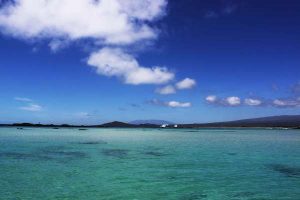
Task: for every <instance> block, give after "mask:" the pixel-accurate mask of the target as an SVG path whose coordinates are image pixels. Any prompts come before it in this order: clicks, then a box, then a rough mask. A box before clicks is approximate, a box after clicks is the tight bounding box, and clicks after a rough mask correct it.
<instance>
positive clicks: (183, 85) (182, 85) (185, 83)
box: [176, 78, 196, 90]
mask: <svg viewBox="0 0 300 200" xmlns="http://www.w3.org/2000/svg"><path fill="white" fill-rule="evenodd" d="M195 85H196V81H195V80H193V79H190V78H185V79H183V80H182V81H180V82H178V83H177V84H176V87H177V89H180V90H184V89H190V88H192V87H194V86H195Z"/></svg>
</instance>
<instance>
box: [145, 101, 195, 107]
mask: <svg viewBox="0 0 300 200" xmlns="http://www.w3.org/2000/svg"><path fill="white" fill-rule="evenodd" d="M148 103H150V104H152V105H159V106H165V107H171V108H188V107H191V106H192V104H191V103H190V102H178V101H160V100H157V99H153V100H151V101H149V102H148Z"/></svg>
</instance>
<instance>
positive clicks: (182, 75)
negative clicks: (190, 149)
mask: <svg viewBox="0 0 300 200" xmlns="http://www.w3.org/2000/svg"><path fill="white" fill-rule="evenodd" d="M15 2H16V3H15V4H11V1H10V0H5V1H0V5H1V7H0V32H1V34H0V55H2V56H1V59H0V91H1V93H0V116H1V117H0V122H1V123H10V122H25V121H26V122H41V123H73V124H99V123H102V122H107V121H111V120H120V121H132V120H136V119H164V120H169V121H174V122H181V123H190V122H211V121H224V120H233V119H240V118H251V117H260V116H269V115H281V114H299V109H300V99H299V97H300V82H299V81H300V78H299V77H300V56H299V55H300V12H299V10H300V2H299V1H297V0H288V1H284V0H274V1H272V2H270V1H258V0H251V1H249V0H248V1H247V0H239V1H229V0H209V1H195V0H172V1H171V0H169V1H166V0H153V1H148V0H146V1H143V3H141V2H142V1H133V0H127V1H120V0H110V1H108V0H102V1H98V2H92V1H88V0H79V1H77V3H74V1H73V3H72V1H69V0H61V1H57V0H52V1H50V3H45V2H46V1H44V0H41V1H40V2H41V3H40V4H37V3H36V1H33V0H18V1H15ZM31 2H35V3H31ZM51 2H52V3H53V4H51ZM68 10H72V11H74V12H68Z"/></svg>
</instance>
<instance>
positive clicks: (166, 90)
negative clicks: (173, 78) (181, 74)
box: [156, 85, 176, 95]
mask: <svg viewBox="0 0 300 200" xmlns="http://www.w3.org/2000/svg"><path fill="white" fill-rule="evenodd" d="M156 93H158V94H163V95H167V94H175V93H176V89H175V88H174V87H173V86H172V85H167V86H165V87H162V88H158V89H157V90H156Z"/></svg>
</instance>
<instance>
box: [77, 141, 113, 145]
mask: <svg viewBox="0 0 300 200" xmlns="http://www.w3.org/2000/svg"><path fill="white" fill-rule="evenodd" d="M77 144H86V145H97V144H107V142H104V141H87V142H79V143H77Z"/></svg>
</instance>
